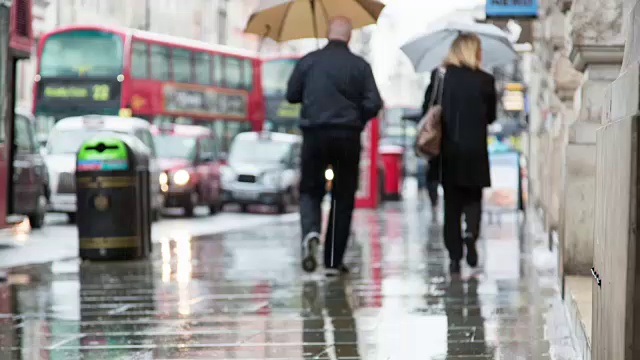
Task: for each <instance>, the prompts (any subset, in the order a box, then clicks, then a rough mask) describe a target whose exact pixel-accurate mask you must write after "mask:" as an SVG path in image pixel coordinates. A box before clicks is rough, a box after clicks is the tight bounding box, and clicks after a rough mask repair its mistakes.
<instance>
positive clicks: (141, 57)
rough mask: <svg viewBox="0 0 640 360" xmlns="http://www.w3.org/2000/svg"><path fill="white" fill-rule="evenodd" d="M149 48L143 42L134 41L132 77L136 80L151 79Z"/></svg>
mask: <svg viewBox="0 0 640 360" xmlns="http://www.w3.org/2000/svg"><path fill="white" fill-rule="evenodd" d="M148 50H149V46H148V45H147V43H144V42H142V41H134V42H133V49H132V52H131V76H132V77H133V78H135V79H146V78H148V77H149V52H148Z"/></svg>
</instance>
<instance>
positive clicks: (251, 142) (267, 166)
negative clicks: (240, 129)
mask: <svg viewBox="0 0 640 360" xmlns="http://www.w3.org/2000/svg"><path fill="white" fill-rule="evenodd" d="M301 144H302V137H301V136H299V135H293V134H283V133H272V132H267V131H265V132H245V133H240V134H238V135H237V136H236V137H235V138H234V140H233V142H232V143H231V147H230V149H229V156H228V163H227V165H226V166H224V167H222V169H221V170H222V189H223V199H224V202H225V203H236V204H240V206H241V207H242V211H243V212H246V211H247V210H248V206H249V205H252V204H263V205H271V206H276V207H277V209H278V212H279V213H285V212H286V211H287V208H288V206H289V205H292V204H297V203H298V199H299V187H298V182H299V179H300V151H301Z"/></svg>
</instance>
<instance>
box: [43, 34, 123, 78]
mask: <svg viewBox="0 0 640 360" xmlns="http://www.w3.org/2000/svg"><path fill="white" fill-rule="evenodd" d="M123 48H124V45H123V41H122V39H121V38H120V37H119V36H118V35H116V34H113V33H109V32H104V31H96V30H75V31H67V32H61V33H57V34H54V35H51V36H50V37H49V38H47V40H46V42H45V44H44V47H43V49H42V58H41V59H40V75H41V76H42V77H79V76H83V77H98V76H108V77H111V76H113V77H116V76H118V75H119V74H120V73H121V72H122V61H123V55H122V53H123Z"/></svg>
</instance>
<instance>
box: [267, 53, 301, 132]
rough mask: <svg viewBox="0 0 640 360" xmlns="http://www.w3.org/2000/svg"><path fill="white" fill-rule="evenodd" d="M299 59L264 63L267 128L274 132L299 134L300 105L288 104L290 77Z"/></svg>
mask: <svg viewBox="0 0 640 360" xmlns="http://www.w3.org/2000/svg"><path fill="white" fill-rule="evenodd" d="M299 59H300V58H299V57H293V56H292V57H278V58H270V59H265V60H263V61H262V90H263V94H264V102H265V107H266V115H265V126H266V127H267V128H268V129H269V130H272V131H276V132H283V133H292V134H295V133H298V132H299V129H298V120H299V118H300V105H299V104H298V105H293V104H290V103H289V102H287V99H286V96H285V95H286V92H287V84H288V82H289V77H290V76H291V73H292V72H293V68H295V66H296V64H297V63H298V60H299Z"/></svg>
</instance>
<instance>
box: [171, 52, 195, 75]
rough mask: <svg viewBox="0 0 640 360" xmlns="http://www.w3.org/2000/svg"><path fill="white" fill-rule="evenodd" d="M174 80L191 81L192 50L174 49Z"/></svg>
mask: <svg viewBox="0 0 640 360" xmlns="http://www.w3.org/2000/svg"><path fill="white" fill-rule="evenodd" d="M172 64H173V80H174V81H176V82H182V83H189V82H191V78H192V76H191V75H192V72H191V51H189V50H184V49H173V59H172Z"/></svg>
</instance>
